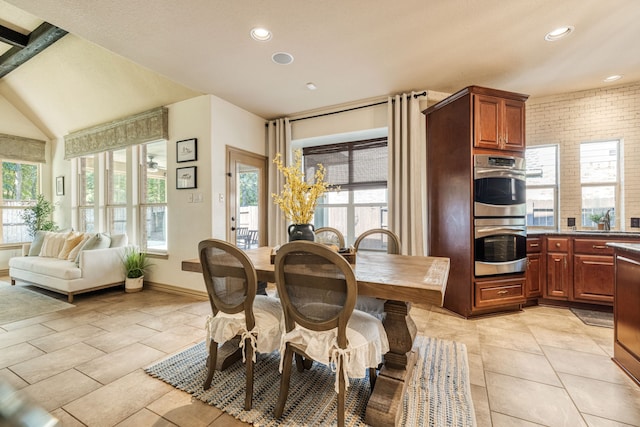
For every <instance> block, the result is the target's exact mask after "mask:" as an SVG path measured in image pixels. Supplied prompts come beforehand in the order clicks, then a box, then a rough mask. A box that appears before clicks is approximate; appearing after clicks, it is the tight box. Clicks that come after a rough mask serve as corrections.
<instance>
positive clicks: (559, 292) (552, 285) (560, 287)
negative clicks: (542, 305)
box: [546, 253, 570, 300]
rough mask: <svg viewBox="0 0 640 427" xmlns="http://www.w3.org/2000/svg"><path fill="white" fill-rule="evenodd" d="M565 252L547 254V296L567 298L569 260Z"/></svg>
mask: <svg viewBox="0 0 640 427" xmlns="http://www.w3.org/2000/svg"><path fill="white" fill-rule="evenodd" d="M568 257H569V256H568V255H567V254H557V253H550V254H547V295H546V296H547V297H548V298H555V299H563V300H566V299H568V298H569V277H570V275H569V273H570V272H569V262H568V259H567V258H568Z"/></svg>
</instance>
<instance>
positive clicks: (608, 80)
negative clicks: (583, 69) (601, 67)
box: [602, 74, 622, 83]
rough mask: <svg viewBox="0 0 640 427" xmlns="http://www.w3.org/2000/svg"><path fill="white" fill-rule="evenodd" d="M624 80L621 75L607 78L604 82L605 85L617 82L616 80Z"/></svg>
mask: <svg viewBox="0 0 640 427" xmlns="http://www.w3.org/2000/svg"><path fill="white" fill-rule="evenodd" d="M621 78H622V76H621V75H620V74H614V75H612V76H609V77H606V78H605V79H604V80H602V81H603V82H605V83H611V82H615V81H616V80H620V79H621Z"/></svg>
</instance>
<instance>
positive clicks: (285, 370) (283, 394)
mask: <svg viewBox="0 0 640 427" xmlns="http://www.w3.org/2000/svg"><path fill="white" fill-rule="evenodd" d="M282 363H283V367H282V375H281V377H280V395H279V396H278V403H276V411H275V414H274V415H275V417H276V419H277V418H280V417H281V416H282V413H283V412H284V404H285V403H287V396H288V395H289V379H290V377H291V364H292V363H293V350H292V349H291V347H289V344H287V347H286V349H285V351H284V361H283V362H282Z"/></svg>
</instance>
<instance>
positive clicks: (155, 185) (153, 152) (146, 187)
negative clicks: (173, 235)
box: [138, 141, 167, 253]
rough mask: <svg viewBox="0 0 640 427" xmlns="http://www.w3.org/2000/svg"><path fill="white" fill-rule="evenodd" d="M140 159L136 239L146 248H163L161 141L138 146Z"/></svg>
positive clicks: (164, 214)
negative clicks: (138, 225)
mask: <svg viewBox="0 0 640 427" xmlns="http://www.w3.org/2000/svg"><path fill="white" fill-rule="evenodd" d="M139 150H140V155H139V158H140V159H141V162H140V163H141V164H140V169H139V170H140V174H139V176H140V179H139V181H138V182H139V185H140V188H139V192H138V193H139V195H140V216H139V218H140V220H139V224H141V227H138V242H139V243H140V246H142V247H143V248H144V249H145V250H146V251H147V252H163V253H164V252H166V251H167V166H166V158H167V145H166V142H165V141H158V142H151V143H149V144H142V145H140V146H139Z"/></svg>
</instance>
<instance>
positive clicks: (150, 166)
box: [147, 156, 158, 172]
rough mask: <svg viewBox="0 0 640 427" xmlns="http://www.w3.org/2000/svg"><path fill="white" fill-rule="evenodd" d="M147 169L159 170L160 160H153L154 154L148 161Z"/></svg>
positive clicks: (151, 170) (150, 170)
mask: <svg viewBox="0 0 640 427" xmlns="http://www.w3.org/2000/svg"><path fill="white" fill-rule="evenodd" d="M147 170H148V171H149V172H158V162H154V161H153V156H149V161H148V162H147Z"/></svg>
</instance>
